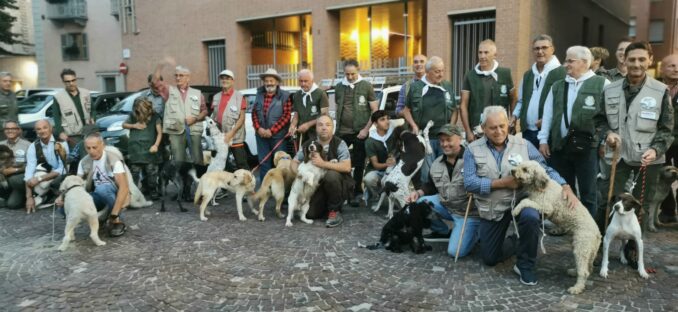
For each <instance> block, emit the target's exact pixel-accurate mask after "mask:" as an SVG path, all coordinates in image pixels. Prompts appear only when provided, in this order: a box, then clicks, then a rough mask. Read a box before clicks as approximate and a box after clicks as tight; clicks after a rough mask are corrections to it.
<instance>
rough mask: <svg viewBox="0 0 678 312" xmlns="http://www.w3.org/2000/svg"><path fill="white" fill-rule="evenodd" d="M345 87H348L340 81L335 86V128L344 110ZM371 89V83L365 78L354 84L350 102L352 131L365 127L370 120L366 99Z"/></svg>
mask: <svg viewBox="0 0 678 312" xmlns="http://www.w3.org/2000/svg"><path fill="white" fill-rule="evenodd" d="M346 88H349V87H347V86H345V85H343V84H341V83H339V84H338V85H337V86H336V87H335V92H334V100H335V103H337V128H339V127H340V125H341V117H342V116H341V115H342V113H343V112H344V92H345V89H346ZM371 90H372V85H371V84H370V83H369V82H367V81H365V80H362V81H360V82H358V83H357V84H356V85H355V90H354V92H353V100H352V101H351V103H352V105H353V131H355V132H356V133H357V132H360V130H362V129H363V128H365V125H367V123H368V122H369V121H370V116H371V115H372V110H371V109H370V103H369V101H368V99H369V94H370V93H371Z"/></svg>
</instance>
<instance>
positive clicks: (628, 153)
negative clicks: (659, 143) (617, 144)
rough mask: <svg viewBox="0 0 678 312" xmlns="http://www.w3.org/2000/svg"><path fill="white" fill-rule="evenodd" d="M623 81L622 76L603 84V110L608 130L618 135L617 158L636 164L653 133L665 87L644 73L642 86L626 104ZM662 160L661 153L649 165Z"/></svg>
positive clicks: (664, 156)
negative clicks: (644, 78)
mask: <svg viewBox="0 0 678 312" xmlns="http://www.w3.org/2000/svg"><path fill="white" fill-rule="evenodd" d="M623 82H624V80H623V79H621V80H617V81H615V82H613V83H611V84H609V85H608V86H607V87H606V88H605V91H604V93H605V113H606V114H607V122H608V124H609V126H610V130H612V131H613V132H615V133H617V134H619V136H621V140H622V149H621V158H622V159H624V162H626V163H628V164H630V165H634V166H639V165H640V160H641V156H642V155H643V153H644V152H645V151H647V150H648V149H649V148H650V144H651V143H652V140H653V139H654V136H655V134H656V133H657V123H658V122H659V116H660V114H661V113H662V111H661V110H662V101H663V99H664V93H665V92H666V90H667V87H666V85H665V84H663V83H661V82H659V81H657V80H655V79H653V78H652V77H650V76H647V78H646V80H645V84H644V85H643V88H642V89H641V90H640V92H639V93H638V94H637V95H636V97H635V98H634V99H633V101H632V102H631V103H630V104H629V103H626V96H625V95H624V90H623V88H622V84H623ZM627 105H628V108H627ZM627 110H628V112H627ZM665 160H666V155H662V156H661V157H657V159H656V160H655V161H653V162H652V163H651V165H654V164H663V163H664V162H665Z"/></svg>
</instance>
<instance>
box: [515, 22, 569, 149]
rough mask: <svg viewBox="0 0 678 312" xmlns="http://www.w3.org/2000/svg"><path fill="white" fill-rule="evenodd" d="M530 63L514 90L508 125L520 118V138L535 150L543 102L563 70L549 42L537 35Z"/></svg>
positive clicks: (546, 37)
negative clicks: (514, 94) (516, 92)
mask: <svg viewBox="0 0 678 312" xmlns="http://www.w3.org/2000/svg"><path fill="white" fill-rule="evenodd" d="M532 52H533V53H534V61H535V62H534V64H532V68H530V69H529V70H527V71H526V72H525V74H524V75H523V80H522V82H521V84H520V88H519V89H518V103H517V104H516V108H515V109H514V110H513V116H511V118H512V119H511V124H514V123H515V120H516V119H520V131H521V132H522V133H523V139H526V140H528V141H529V142H530V143H532V145H534V146H535V147H539V140H537V133H538V132H539V129H541V119H542V115H543V114H544V101H546V95H547V94H548V92H549V91H550V90H551V85H553V83H554V82H556V81H558V80H561V79H565V67H563V66H561V64H560V61H559V60H558V57H556V56H555V55H553V53H554V52H555V48H554V47H553V39H552V38H551V36H549V35H544V34H542V35H539V36H537V37H535V38H534V40H532Z"/></svg>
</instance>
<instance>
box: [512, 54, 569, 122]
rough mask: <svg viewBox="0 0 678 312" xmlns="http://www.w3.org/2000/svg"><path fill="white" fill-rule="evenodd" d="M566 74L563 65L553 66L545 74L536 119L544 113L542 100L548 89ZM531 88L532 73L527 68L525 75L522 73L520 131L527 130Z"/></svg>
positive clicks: (532, 83)
mask: <svg viewBox="0 0 678 312" xmlns="http://www.w3.org/2000/svg"><path fill="white" fill-rule="evenodd" d="M566 74H567V70H565V67H564V66H559V67H558V68H554V69H552V70H551V71H550V72H549V73H548V74H546V78H545V79H544V81H543V82H542V83H543V84H544V87H543V88H542V89H541V94H540V95H539V117H538V119H541V117H542V116H543V115H544V102H545V101H546V97H547V96H548V94H549V90H551V86H552V85H553V83H554V82H556V81H558V80H561V79H565V75H566ZM533 88H534V73H533V72H532V69H529V70H528V71H526V72H525V75H523V89H522V96H523V97H522V103H523V105H522V107H521V108H520V129H521V131H524V130H527V110H528V109H529V106H530V99H532V93H533V92H534V89H533ZM509 113H510V112H509Z"/></svg>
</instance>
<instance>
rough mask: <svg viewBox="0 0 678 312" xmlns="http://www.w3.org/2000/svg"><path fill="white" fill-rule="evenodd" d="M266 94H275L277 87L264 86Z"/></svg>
mask: <svg viewBox="0 0 678 312" xmlns="http://www.w3.org/2000/svg"><path fill="white" fill-rule="evenodd" d="M265 88H266V92H269V93H273V92H275V89H277V88H278V86H265Z"/></svg>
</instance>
